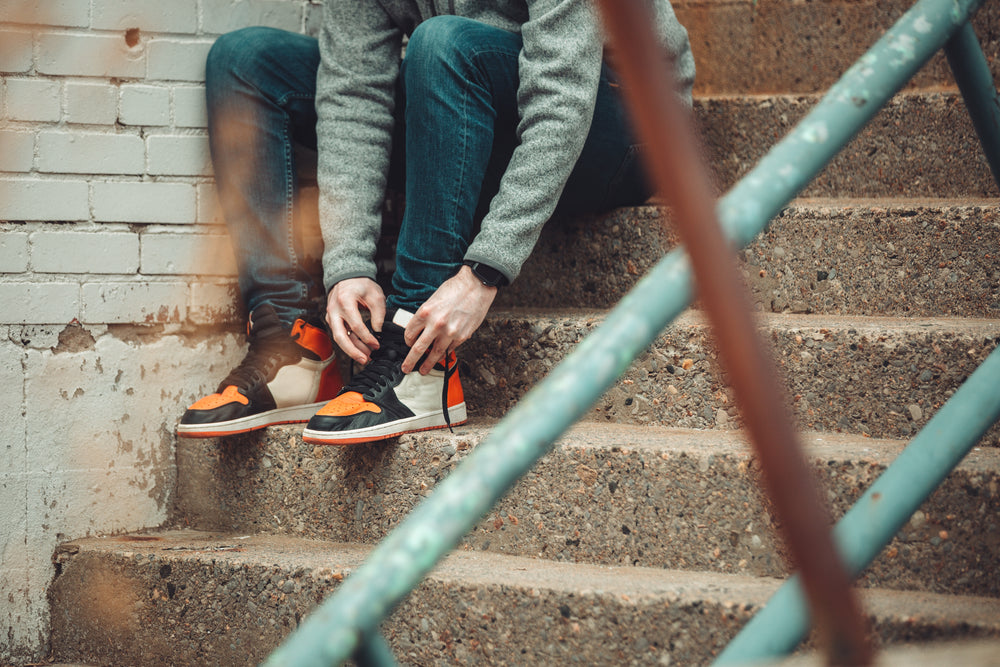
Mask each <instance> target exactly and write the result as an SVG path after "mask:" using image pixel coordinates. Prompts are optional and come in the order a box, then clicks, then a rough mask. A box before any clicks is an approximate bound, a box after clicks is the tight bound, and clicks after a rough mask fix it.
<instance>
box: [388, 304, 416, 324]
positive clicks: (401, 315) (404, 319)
mask: <svg viewBox="0 0 1000 667" xmlns="http://www.w3.org/2000/svg"><path fill="white" fill-rule="evenodd" d="M412 319H413V313H411V312H410V311H408V310H403V309H402V308H400V309H399V310H397V311H396V314H395V315H393V316H392V323H393V324H396V325H399V326H401V327H403V328H404V329H405V328H406V325H407V324H409V323H410V320H412Z"/></svg>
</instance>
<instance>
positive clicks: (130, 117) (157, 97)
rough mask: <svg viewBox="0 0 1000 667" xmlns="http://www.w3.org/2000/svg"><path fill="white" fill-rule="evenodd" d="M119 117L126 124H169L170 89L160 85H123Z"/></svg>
mask: <svg viewBox="0 0 1000 667" xmlns="http://www.w3.org/2000/svg"><path fill="white" fill-rule="evenodd" d="M118 119H119V120H120V121H121V122H122V123H123V124H124V125H169V124H170V90H169V89H167V88H162V87H159V86H138V85H136V86H128V85H126V86H122V89H121V107H120V111H119V112H118Z"/></svg>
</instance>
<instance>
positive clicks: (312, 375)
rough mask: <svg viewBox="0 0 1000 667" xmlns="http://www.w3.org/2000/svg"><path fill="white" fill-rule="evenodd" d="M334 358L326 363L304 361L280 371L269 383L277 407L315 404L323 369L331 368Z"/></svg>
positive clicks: (268, 386)
mask: <svg viewBox="0 0 1000 667" xmlns="http://www.w3.org/2000/svg"><path fill="white" fill-rule="evenodd" d="M334 358H335V357H332V356H331V357H330V358H329V359H327V360H326V361H313V360H312V359H303V360H301V361H300V362H299V363H297V364H293V365H290V366H282V367H281V368H280V369H278V372H277V373H276V374H275V376H274V379H273V380H271V381H270V382H268V383H267V388H268V389H270V390H271V396H273V397H274V403H275V405H277V406H278V407H279V408H284V407H288V406H290V405H304V404H306V403H313V402H315V401H316V395H317V394H318V393H319V383H320V379H321V378H322V376H323V369H325V368H326V367H327V366H329V365H330V364H331V363H332V362H333V360H334Z"/></svg>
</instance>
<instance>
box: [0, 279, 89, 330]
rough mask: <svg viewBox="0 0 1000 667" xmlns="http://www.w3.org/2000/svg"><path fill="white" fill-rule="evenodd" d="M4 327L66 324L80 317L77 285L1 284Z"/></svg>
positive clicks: (0, 298) (0, 317)
mask: <svg viewBox="0 0 1000 667" xmlns="http://www.w3.org/2000/svg"><path fill="white" fill-rule="evenodd" d="M0 303H2V304H4V308H3V312H0V321H2V322H3V323H4V324H65V323H67V322H70V321H71V320H73V319H74V318H76V317H77V316H78V315H79V314H80V286H79V285H77V284H76V283H41V282H37V281H34V282H30V283H0Z"/></svg>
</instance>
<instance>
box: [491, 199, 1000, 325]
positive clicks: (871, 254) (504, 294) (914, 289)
mask: <svg viewBox="0 0 1000 667" xmlns="http://www.w3.org/2000/svg"><path fill="white" fill-rule="evenodd" d="M669 216H670V213H669V209H667V208H666V207H655V206H639V207H634V208H623V209H618V210H616V211H613V212H611V213H609V214H608V215H605V216H597V217H590V218H581V219H576V220H572V221H569V220H567V221H563V220H554V221H552V222H551V223H549V224H548V225H547V226H546V227H545V228H544V230H543V231H542V236H541V238H540V240H539V243H538V245H537V246H536V247H535V251H534V253H532V255H531V257H530V258H529V259H528V261H527V262H525V264H524V266H523V267H522V270H521V275H520V276H519V277H518V279H517V280H515V281H514V283H513V284H512V285H510V286H509V287H506V288H504V289H502V290H501V291H500V293H499V295H498V296H497V300H496V305H495V306H494V308H495V309H500V308H511V307H528V308H567V307H571V308H611V307H612V306H614V305H615V304H616V303H617V302H618V301H619V300H620V299H621V298H622V297H623V296H624V295H625V294H626V293H627V292H628V290H629V289H631V288H632V287H633V286H634V285H635V283H636V282H637V281H638V280H639V279H640V278H641V277H642V276H643V275H645V274H646V273H647V272H648V271H649V269H650V268H651V267H652V266H653V265H654V264H655V263H656V262H658V261H659V260H660V259H661V258H662V257H663V255H664V254H666V252H667V251H669V250H670V249H672V248H673V247H674V246H675V245H676V244H677V241H676V237H675V235H674V234H673V232H672V229H671V225H672V223H671V221H670V217H669ZM998 248H1000V206H998V205H997V202H996V201H995V200H983V201H980V202H969V201H965V202H958V201H955V200H936V201H935V200H929V199H927V200H921V201H916V200H902V199H896V200H886V199H883V200H836V199H823V200H808V199H799V200H795V201H793V202H792V203H791V204H789V205H788V207H787V208H785V209H784V211H782V213H781V214H780V215H779V216H778V217H777V218H776V219H775V220H774V221H772V223H771V224H770V226H769V227H768V229H767V230H766V231H765V232H764V234H762V235H761V237H760V238H759V239H757V240H756V241H755V242H754V243H752V244H751V245H750V246H749V247H748V248H746V249H745V250H742V251H740V252H739V253H738V255H737V257H738V259H739V261H740V263H741V268H742V270H743V274H744V277H745V279H746V283H747V286H748V287H749V289H750V292H751V296H752V299H753V302H754V305H755V307H756V309H757V310H759V311H763V312H775V313H818V314H852V315H872V316H883V317H886V316H892V317H932V316H942V315H945V316H952V317H974V318H975V317H990V318H995V317H997V316H998V315H1000V262H998V257H997V253H998V252H1000V250H998Z"/></svg>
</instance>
